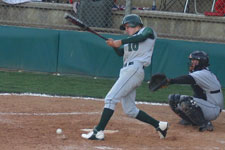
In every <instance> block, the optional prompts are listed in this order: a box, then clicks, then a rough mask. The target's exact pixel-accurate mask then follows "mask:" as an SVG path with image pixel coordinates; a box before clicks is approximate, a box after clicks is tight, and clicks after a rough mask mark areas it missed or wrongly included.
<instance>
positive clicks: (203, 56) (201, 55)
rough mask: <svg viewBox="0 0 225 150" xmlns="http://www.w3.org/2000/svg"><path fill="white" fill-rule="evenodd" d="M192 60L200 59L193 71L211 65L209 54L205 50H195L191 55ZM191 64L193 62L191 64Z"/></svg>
mask: <svg viewBox="0 0 225 150" xmlns="http://www.w3.org/2000/svg"><path fill="white" fill-rule="evenodd" d="M189 59H190V60H198V61H199V64H198V65H196V66H195V67H194V68H193V70H192V71H197V70H202V69H204V68H206V67H208V66H209V56H208V54H207V53H206V52H204V51H194V52H192V53H191V54H190V55H189ZM190 65H191V64H190Z"/></svg>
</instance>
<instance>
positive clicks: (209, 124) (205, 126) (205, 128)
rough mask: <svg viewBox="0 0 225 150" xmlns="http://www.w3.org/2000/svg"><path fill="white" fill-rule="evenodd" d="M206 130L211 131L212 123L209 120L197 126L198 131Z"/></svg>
mask: <svg viewBox="0 0 225 150" xmlns="http://www.w3.org/2000/svg"><path fill="white" fill-rule="evenodd" d="M206 130H207V131H213V125H212V123H211V122H210V121H209V122H207V123H205V124H203V125H201V126H200V127H199V131H200V132H203V131H206Z"/></svg>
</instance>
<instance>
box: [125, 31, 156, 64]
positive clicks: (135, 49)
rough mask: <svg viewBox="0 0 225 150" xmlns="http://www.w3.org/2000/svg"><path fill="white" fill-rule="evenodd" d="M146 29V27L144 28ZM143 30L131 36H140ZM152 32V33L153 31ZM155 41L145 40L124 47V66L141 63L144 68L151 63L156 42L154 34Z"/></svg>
mask: <svg viewBox="0 0 225 150" xmlns="http://www.w3.org/2000/svg"><path fill="white" fill-rule="evenodd" d="M145 28H146V27H145ZM145 28H142V29H141V30H140V31H139V32H138V33H136V34H134V35H133V36H136V35H139V34H141V33H142V32H143V31H144V29H145ZM153 32H154V31H153ZM154 36H155V39H150V38H148V39H146V40H145V41H143V42H139V43H129V44H125V45H124V56H123V62H124V64H126V63H128V62H135V61H138V62H141V63H142V64H143V65H144V66H145V67H147V66H149V65H150V63H151V57H152V53H153V48H154V45H155V40H156V36H157V35H156V33H155V32H154Z"/></svg>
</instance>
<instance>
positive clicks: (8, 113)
mask: <svg viewBox="0 0 225 150" xmlns="http://www.w3.org/2000/svg"><path fill="white" fill-rule="evenodd" d="M95 114H100V112H61V113H21V112H0V115H10V116H65V115H66V116H67V115H95Z"/></svg>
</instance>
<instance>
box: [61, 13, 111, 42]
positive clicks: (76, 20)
mask: <svg viewBox="0 0 225 150" xmlns="http://www.w3.org/2000/svg"><path fill="white" fill-rule="evenodd" d="M64 18H65V19H67V20H68V21H70V22H72V23H73V24H74V25H77V26H79V27H80V28H82V29H83V30H85V31H88V32H91V33H93V34H95V35H97V36H98V37H100V38H102V39H104V40H108V39H107V38H106V37H104V36H102V35H100V34H98V33H97V32H95V31H94V30H92V29H90V28H89V27H88V26H87V25H85V24H84V23H83V22H82V21H81V20H79V19H77V18H76V17H74V16H73V15H71V14H68V13H65V15H64Z"/></svg>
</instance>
